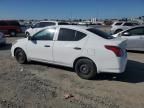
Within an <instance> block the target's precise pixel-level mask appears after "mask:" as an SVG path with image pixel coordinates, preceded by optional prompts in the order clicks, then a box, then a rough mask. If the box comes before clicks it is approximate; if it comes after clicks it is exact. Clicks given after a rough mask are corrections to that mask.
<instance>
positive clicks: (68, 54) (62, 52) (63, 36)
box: [53, 28, 87, 66]
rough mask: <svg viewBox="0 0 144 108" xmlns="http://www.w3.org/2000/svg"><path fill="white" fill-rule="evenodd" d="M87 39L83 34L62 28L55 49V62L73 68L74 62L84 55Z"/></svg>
mask: <svg viewBox="0 0 144 108" xmlns="http://www.w3.org/2000/svg"><path fill="white" fill-rule="evenodd" d="M86 37H87V36H86V34H85V33H83V32H80V31H76V30H73V29H68V28H60V29H59V33H58V38H57V40H56V41H55V43H54V48H53V55H54V62H56V63H57V64H63V65H67V66H72V65H73V61H74V60H75V59H76V58H77V57H78V56H79V55H81V53H82V50H83V47H84V44H85V42H86Z"/></svg>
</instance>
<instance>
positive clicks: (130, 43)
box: [122, 27, 144, 50]
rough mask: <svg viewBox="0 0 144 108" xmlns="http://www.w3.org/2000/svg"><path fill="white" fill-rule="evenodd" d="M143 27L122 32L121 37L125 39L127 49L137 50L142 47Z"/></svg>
mask: <svg viewBox="0 0 144 108" xmlns="http://www.w3.org/2000/svg"><path fill="white" fill-rule="evenodd" d="M143 35H144V27H136V28H132V29H130V30H127V31H125V32H123V33H122V38H125V39H127V49H128V50H138V49H141V48H143V43H144V41H143V39H142V37H143Z"/></svg>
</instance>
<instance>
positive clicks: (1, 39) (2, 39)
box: [0, 32, 6, 45]
mask: <svg viewBox="0 0 144 108" xmlns="http://www.w3.org/2000/svg"><path fill="white" fill-rule="evenodd" d="M5 43H6V39H5V35H4V34H3V33H1V32H0V45H3V44H5Z"/></svg>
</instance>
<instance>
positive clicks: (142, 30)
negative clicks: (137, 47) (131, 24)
mask: <svg viewBox="0 0 144 108" xmlns="http://www.w3.org/2000/svg"><path fill="white" fill-rule="evenodd" d="M126 32H128V33H129V34H130V36H135V35H144V27H138V28H133V29H130V30H127V31H126ZM124 33H125V32H124Z"/></svg>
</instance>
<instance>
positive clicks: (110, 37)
mask: <svg viewBox="0 0 144 108" xmlns="http://www.w3.org/2000/svg"><path fill="white" fill-rule="evenodd" d="M87 30H88V31H89V32H91V33H94V34H96V35H98V36H100V37H102V38H104V39H113V37H112V36H111V35H108V34H107V33H105V32H102V31H100V30H97V29H95V28H90V29H87Z"/></svg>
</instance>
